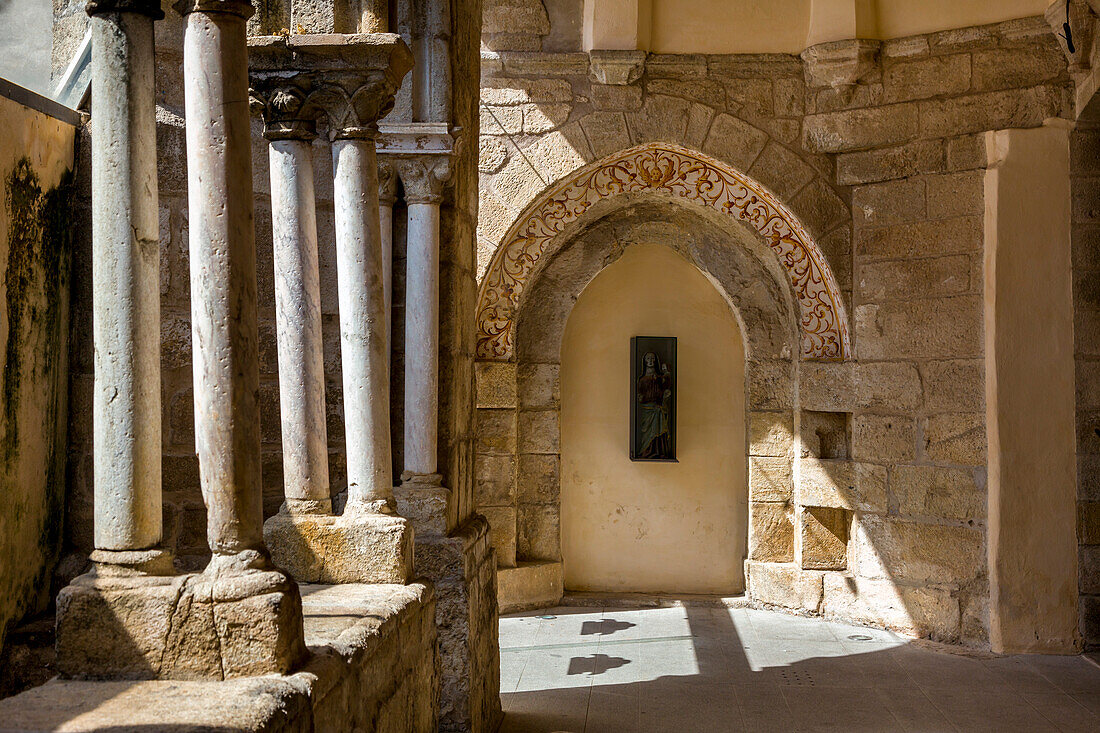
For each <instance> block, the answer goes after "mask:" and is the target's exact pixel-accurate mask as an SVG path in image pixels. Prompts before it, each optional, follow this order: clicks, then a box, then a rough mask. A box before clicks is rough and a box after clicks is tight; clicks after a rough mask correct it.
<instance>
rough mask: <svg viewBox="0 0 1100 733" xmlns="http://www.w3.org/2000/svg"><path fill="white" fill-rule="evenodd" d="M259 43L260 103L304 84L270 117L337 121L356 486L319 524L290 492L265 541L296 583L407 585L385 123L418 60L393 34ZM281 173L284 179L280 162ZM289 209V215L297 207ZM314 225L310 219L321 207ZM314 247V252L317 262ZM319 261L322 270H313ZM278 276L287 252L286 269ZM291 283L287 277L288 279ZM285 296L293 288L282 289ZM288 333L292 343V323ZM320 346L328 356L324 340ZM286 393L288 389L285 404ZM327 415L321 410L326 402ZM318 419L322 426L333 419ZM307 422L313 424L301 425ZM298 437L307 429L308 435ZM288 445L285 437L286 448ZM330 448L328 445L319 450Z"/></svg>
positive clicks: (340, 249)
mask: <svg viewBox="0 0 1100 733" xmlns="http://www.w3.org/2000/svg"><path fill="white" fill-rule="evenodd" d="M250 43H251V44H252V55H251V58H250V63H251V64H252V66H253V68H252V78H253V86H254V91H253V93H254V96H256V95H257V93H258V92H259V96H261V97H262V96H263V92H262V90H263V89H270V88H271V87H272V86H274V87H278V86H280V85H283V86H285V84H286V80H287V79H288V78H298V79H300V80H301V81H302V84H301V86H300V87H299V88H297V89H296V90H295V91H294V92H292V93H291V92H285V93H278V92H277V91H276V93H275V94H270V93H269V98H270V99H271V100H272V101H273V102H274V103H275V104H274V107H277V109H273V108H272V105H268V106H267V107H265V118H270V117H271V116H272V112H275V113H276V114H285V113H286V110H288V109H295V108H297V106H299V105H305V106H311V105H315V109H316V110H317V111H318V113H321V114H324V115H325V116H326V117H327V118H328V127H329V130H330V134H331V137H332V159H333V176H334V179H333V197H334V199H333V202H334V207H335V224H336V226H335V240H336V267H337V280H338V298H339V307H340V359H341V372H342V377H343V387H344V400H343V408H344V422H345V431H344V434H345V441H346V446H347V480H348V484H347V504H346V506H345V508H344V511H343V514H341V515H339V516H337V515H333V514H332V513H331V509H330V508H329V507H327V506H322V505H320V504H317V505H311V506H310V507H309V508H310V509H311V510H314V511H313V512H312V513H306V512H295V511H294V510H293V506H292V505H293V504H294V503H295V501H296V497H294V496H293V495H292V493H291V487H290V486H289V484H288V487H287V494H286V495H287V502H286V504H285V505H284V510H282V511H280V512H279V513H278V514H276V515H275V516H273V517H271V518H269V519H268V520H267V522H266V523H265V525H264V536H265V538H266V539H267V543H268V545H269V547H270V548H271V552H272V555H273V556H274V558H275V560H276V561H277V562H278V564H279V566H280V567H283V568H286V569H287V570H288V571H289V572H290V573H291V574H292V575H293V576H294V577H295V578H297V579H298V580H301V581H305V582H315V583H405V582H407V580H408V578H409V577H410V576H411V574H412V559H413V537H412V529H411V527H410V526H409V523H408V521H407V520H406V519H404V518H403V517H400V516H397V514H396V502H395V499H394V495H393V475H392V474H393V470H392V468H391V463H392V455H391V446H390V390H389V362H388V346H387V334H386V323H387V316H386V305H385V294H384V293H385V283H384V280H385V268H384V267H383V251H382V250H383V247H382V237H381V229H380V225H379V208H378V193H379V191H378V186H379V180H378V162H377V156H376V150H375V138H376V136H377V128H376V122H377V120H378V118H379V117H380V116H382V115H383V114H385V113H386V112H387V111H388V110H389V108H390V106H391V105H392V103H393V95H394V92H395V90H396V88H397V85H398V82H399V80H400V79H401V77H402V76H404V74H405V72H406V71H407V69H408V67H409V66H410V65H411V62H412V58H411V54H410V53H409V51H408V49H407V47H405V45H404V43H403V42H402V41H401V40H400V38H398V37H397V36H395V35H387V34H378V35H371V36H342V35H329V36H321V37H316V38H309V37H295V36H291V37H290V38H282V37H266V38H254V39H252V40H251V41H250ZM269 127H270V125H269ZM273 145H274V143H273ZM303 152H304V151H303ZM272 155H273V156H274V155H275V152H273V153H272ZM281 165H282V163H280V166H281ZM272 171H273V175H274V174H275V172H276V165H275V162H274V158H273V165H272ZM295 180H296V182H297V185H298V187H299V190H298V193H297V194H296V195H297V196H298V198H299V200H300V199H301V198H302V197H304V196H305V193H304V192H303V191H301V190H300V187H301V186H302V185H303V183H302V178H301V176H300V173H299V174H297V178H296V179H295ZM272 194H273V198H272V204H273V206H281V205H280V204H279V203H278V202H279V201H280V200H281V195H282V194H281V193H279V186H277V185H276V184H275V183H274V181H273V187H272ZM281 208H285V209H286V210H287V213H288V214H289V213H290V208H291V207H289V206H286V207H281ZM296 211H297V214H296V216H297V218H296V219H294V220H292V221H287V222H286V223H285V225H284V226H285V227H287V228H289V229H291V230H293V231H296V232H298V233H299V234H296V235H294V236H295V237H297V239H296V241H297V242H298V244H303V243H304V242H305V238H304V237H302V236H301V234H300V233H301V232H302V230H303V229H309V231H311V232H312V231H313V230H312V229H311V228H310V227H309V226H307V224H306V222H305V220H304V218H303V216H302V213H303V211H304V208H303V206H302V205H301V204H300V203H299V205H298V206H297V209H296ZM308 216H309V217H310V218H311V217H312V207H310V208H309V213H308ZM280 217H281V214H280V213H278V212H276V215H275V225H276V227H278V226H280V224H279V222H280ZM275 239H276V247H277V248H278V247H281V246H282V242H283V239H284V237H283V236H282V235H280V234H279V233H278V232H276V237H275ZM315 246H316V245H315V243H314V244H313V247H312V249H311V251H314V252H315ZM314 257H315V255H314ZM313 262H314V264H313V266H314V267H315V259H314V260H313ZM279 267H280V263H279V259H278V253H277V259H276V269H277V270H278V269H279ZM303 269H306V268H303ZM282 277H283V276H282V275H279V274H278V273H277V278H278V279H280V280H281V279H282ZM278 287H280V288H282V287H283V284H282V282H280V283H279V285H278ZM295 287H297V286H296V285H295ZM309 287H311V288H314V289H315V288H316V286H315V285H311V286H309ZM279 328H280V338H282V334H281V332H282V329H283V324H282V315H280V326H279ZM317 343H318V348H319V344H320V341H319V340H318V342H317ZM280 345H281V342H280ZM296 349H297V353H294V350H288V353H287V358H288V359H298V360H299V361H301V360H303V359H304V360H310V359H312V358H313V357H312V355H311V354H310V353H309V349H308V348H306V346H305V345H301V344H300V345H299V346H297V347H296ZM279 359H280V379H284V378H285V377H284V376H283V375H284V372H283V367H282V362H283V353H282V351H281V350H280V357H279ZM319 363H320V362H319V357H318V364H319ZM296 368H303V367H301V365H299V366H298V367H296ZM286 389H287V387H286V386H285V385H283V386H281V392H282V393H284V394H285V392H286ZM317 404H319V405H323V401H322V400H318V401H317ZM318 414H319V415H321V416H322V417H323V411H322V412H321V413H318ZM297 419H298V420H304V419H309V418H307V417H306V416H304V415H299V416H298V418H297ZM292 429H293V430H298V431H302V430H303V428H302V426H301V425H298V426H295V427H293V428H292ZM320 434H321V435H323V431H320ZM286 435H287V428H286V427H285V426H284V438H285V437H286ZM323 442H324V441H323V439H322V440H321V441H319V443H318V446H320V445H323ZM284 450H286V448H284ZM326 458H327V456H326ZM318 459H319V458H318ZM315 488H316V493H315V494H314V495H313V497H314V498H315V499H319V498H320V495H321V494H320V487H315Z"/></svg>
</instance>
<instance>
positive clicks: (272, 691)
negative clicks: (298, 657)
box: [0, 584, 440, 733]
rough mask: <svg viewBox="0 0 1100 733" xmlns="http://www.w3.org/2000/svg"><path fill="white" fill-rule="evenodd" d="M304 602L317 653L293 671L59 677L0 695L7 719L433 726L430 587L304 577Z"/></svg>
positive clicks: (412, 729) (88, 725) (112, 726)
mask: <svg viewBox="0 0 1100 733" xmlns="http://www.w3.org/2000/svg"><path fill="white" fill-rule="evenodd" d="M302 606H303V607H304V612H305V635H306V640H307V641H308V643H309V651H310V657H309V660H308V661H307V662H306V663H305V664H304V665H303V666H302V668H301V670H300V671H298V672H296V673H295V674H292V675H288V676H279V675H268V676H264V677H248V678H244V679H233V680H224V681H212V680H187V681H166V680H150V681H140V682H135V681H111V682H99V681H85V680H52V681H50V682H48V683H46V684H45V685H42V686H40V687H36V688H34V689H32V690H28V691H27V692H24V693H22V694H20V695H16V696H14V697H9V698H7V699H6V700H3V701H0V721H3V722H2V723H0V728H2V729H3V730H5V731H58V730H64V731H105V730H111V731H122V730H127V731H134V730H149V731H152V730H157V731H162V730H174V731H184V730H188V731H199V730H202V731H213V730H234V731H242V732H243V731H276V730H278V731H307V730H316V731H337V730H376V731H409V733H434V731H436V730H437V729H438V721H437V711H438V706H439V697H438V689H439V674H440V673H439V670H438V656H437V654H438V652H437V649H436V627H435V608H436V601H435V597H434V594H433V592H432V587H431V586H430V585H422V584H414V585H401V586H396V585H338V586H309V585H304V586H302ZM239 632H240V630H239V629H238V633H239Z"/></svg>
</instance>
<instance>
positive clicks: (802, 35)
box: [584, 0, 1051, 53]
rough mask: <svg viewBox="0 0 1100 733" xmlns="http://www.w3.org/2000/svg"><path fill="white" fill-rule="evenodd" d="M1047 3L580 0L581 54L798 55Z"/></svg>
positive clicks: (1039, 10)
mask: <svg viewBox="0 0 1100 733" xmlns="http://www.w3.org/2000/svg"><path fill="white" fill-rule="evenodd" d="M1050 1H1051V0H995V1H994V0H919V1H918V0H771V1H770V2H760V1H759V0H585V3H584V49H585V50H586V51H587V50H591V49H593V48H599V49H605V48H606V49H643V50H647V51H652V52H653V53H800V52H801V51H802V50H803V49H804V48H806V47H807V46H811V45H813V44H816V43H823V42H826V41H838V40H843V39H846V38H856V37H859V38H879V39H889V38H901V37H904V36H912V35H917V34H920V33H931V32H934V31H942V30H948V29H951V28H965V27H969V26H976V25H985V24H987V23H999V22H1001V21H1005V20H1012V19H1014V18H1024V17H1027V16H1032V15H1042V14H1043V12H1044V11H1045V10H1046V8H1047V6H1048V5H1049V4H1050Z"/></svg>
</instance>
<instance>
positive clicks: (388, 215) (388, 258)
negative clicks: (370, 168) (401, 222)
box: [378, 163, 397, 374]
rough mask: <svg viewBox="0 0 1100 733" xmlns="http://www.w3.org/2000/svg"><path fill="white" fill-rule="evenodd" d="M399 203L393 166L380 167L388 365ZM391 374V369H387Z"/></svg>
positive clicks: (380, 225)
mask: <svg viewBox="0 0 1100 733" xmlns="http://www.w3.org/2000/svg"><path fill="white" fill-rule="evenodd" d="M395 203H397V176H396V175H395V173H394V170H393V166H392V165H390V164H389V163H381V164H380V165H379V166H378V227H379V231H380V232H381V234H382V288H383V291H384V296H385V300H386V364H387V365H388V364H389V363H390V357H391V356H392V354H393V205H394V204H395ZM386 373H387V374H388V373H389V367H388V366H387V368H386Z"/></svg>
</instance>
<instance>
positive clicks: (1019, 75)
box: [970, 46, 1066, 90]
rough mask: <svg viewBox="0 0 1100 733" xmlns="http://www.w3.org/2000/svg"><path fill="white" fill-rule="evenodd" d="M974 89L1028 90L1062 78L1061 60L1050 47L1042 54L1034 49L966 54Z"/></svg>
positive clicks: (1011, 49) (1063, 61)
mask: <svg viewBox="0 0 1100 733" xmlns="http://www.w3.org/2000/svg"><path fill="white" fill-rule="evenodd" d="M970 59H971V64H972V68H973V83H974V89H976V90H994V89H1007V88H1009V87H1029V86H1034V85H1036V84H1042V83H1043V82H1045V81H1050V80H1052V79H1056V78H1058V77H1059V76H1064V75H1065V72H1066V64H1065V59H1064V58H1063V57H1061V56H1060V55H1059V54H1058V53H1057V52H1055V51H1054V49H1053V48H1051V49H1049V50H1048V52H1047V53H1043V52H1041V51H1039V50H1038V49H1036V48H1035V47H1034V46H1024V47H1020V48H993V49H988V50H981V51H975V52H974V53H973V54H971V55H970Z"/></svg>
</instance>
